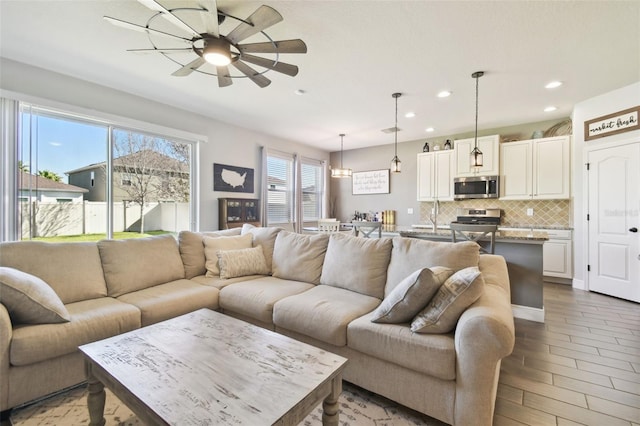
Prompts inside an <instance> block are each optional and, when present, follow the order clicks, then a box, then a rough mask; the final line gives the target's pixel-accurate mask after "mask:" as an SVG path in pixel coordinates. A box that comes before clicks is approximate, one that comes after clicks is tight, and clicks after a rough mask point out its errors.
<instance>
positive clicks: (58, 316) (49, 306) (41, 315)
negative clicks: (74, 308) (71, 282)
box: [0, 266, 71, 324]
mask: <svg viewBox="0 0 640 426" xmlns="http://www.w3.org/2000/svg"><path fill="white" fill-rule="evenodd" d="M0 302H2V304H3V305H4V306H5V307H6V308H7V311H9V317H10V318H11V322H13V323H14V324H56V323H62V322H69V321H70V320H71V316H70V315H69V312H67V308H65V307H64V304H63V303H62V301H61V300H60V298H59V297H58V295H57V294H56V292H55V291H53V289H52V288H51V287H49V285H48V284H47V283H46V282H44V281H43V280H41V279H40V278H38V277H36V276H33V275H31V274H27V273H26V272H22V271H19V270H17V269H13V268H8V267H4V266H3V267H0Z"/></svg>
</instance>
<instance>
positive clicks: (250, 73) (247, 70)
mask: <svg viewBox="0 0 640 426" xmlns="http://www.w3.org/2000/svg"><path fill="white" fill-rule="evenodd" d="M231 65H233V66H234V67H236V68H237V69H238V71H240V72H241V73H242V74H244V75H246V76H247V77H249V79H250V80H251V81H253V82H254V83H255V84H257V85H258V86H260V87H267V86H268V85H270V84H271V80H269V79H268V78H267V77H265V76H264V75H262V74H259V73H258V72H257V71H256V70H254V69H253V68H251V67H250V66H249V65H247V64H245V63H244V62H242V61H239V60H238V61H235V62H231Z"/></svg>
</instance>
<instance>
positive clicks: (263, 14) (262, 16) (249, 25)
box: [226, 5, 283, 44]
mask: <svg viewBox="0 0 640 426" xmlns="http://www.w3.org/2000/svg"><path fill="white" fill-rule="evenodd" d="M282 19H283V18H282V15H280V14H279V13H278V12H277V11H276V10H275V9H273V8H271V7H269V6H265V5H262V6H260V7H259V8H258V9H257V10H256V11H255V12H253V13H252V14H251V16H249V17H248V18H247V19H246V21H245V22H241V23H240V24H239V25H238V26H237V27H235V29H234V30H233V31H231V32H230V33H229V34H227V37H226V38H227V40H229V41H230V42H231V43H233V44H236V43H238V42H240V41H242V40H244V39H246V38H247V37H250V36H252V35H254V34H257V33H259V32H260V31H262V30H264V29H265V28H269V27H270V26H272V25H274V24H277V23H278V22H280V21H282Z"/></svg>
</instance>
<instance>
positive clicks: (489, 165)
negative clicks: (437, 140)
mask: <svg viewBox="0 0 640 426" xmlns="http://www.w3.org/2000/svg"><path fill="white" fill-rule="evenodd" d="M474 147H475V138H469V139H459V140H456V141H455V142H454V150H455V152H456V176H459V177H464V176H492V175H496V176H497V175H498V174H499V173H500V135H491V136H482V137H479V138H478V148H479V149H480V151H482V167H471V161H470V159H469V155H470V154H471V151H472V150H473V148H474Z"/></svg>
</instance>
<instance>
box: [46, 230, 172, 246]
mask: <svg viewBox="0 0 640 426" xmlns="http://www.w3.org/2000/svg"><path fill="white" fill-rule="evenodd" d="M162 234H170V232H169V231H147V232H145V233H144V234H141V233H139V232H114V233H113V239H114V240H125V239H128V238H142V237H149V236H151V235H162ZM106 237H107V236H106V235H105V234H83V235H65V236H60V237H38V238H34V240H36V241H46V242H48V243H71V242H77V241H98V240H104V239H105V238H106Z"/></svg>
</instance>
